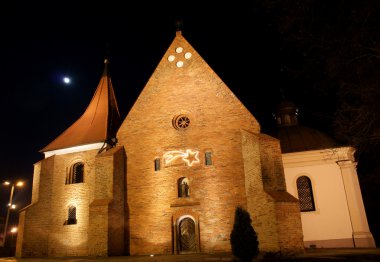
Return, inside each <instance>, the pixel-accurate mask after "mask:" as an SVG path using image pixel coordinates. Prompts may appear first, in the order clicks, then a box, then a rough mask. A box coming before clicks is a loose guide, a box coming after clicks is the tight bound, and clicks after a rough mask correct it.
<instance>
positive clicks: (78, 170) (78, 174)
mask: <svg viewBox="0 0 380 262" xmlns="http://www.w3.org/2000/svg"><path fill="white" fill-rule="evenodd" d="M83 173H84V164H83V163H82V162H77V163H75V164H74V165H72V166H71V168H70V170H69V173H68V174H67V177H66V184H76V183H83Z"/></svg>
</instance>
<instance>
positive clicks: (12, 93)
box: [0, 0, 375, 216]
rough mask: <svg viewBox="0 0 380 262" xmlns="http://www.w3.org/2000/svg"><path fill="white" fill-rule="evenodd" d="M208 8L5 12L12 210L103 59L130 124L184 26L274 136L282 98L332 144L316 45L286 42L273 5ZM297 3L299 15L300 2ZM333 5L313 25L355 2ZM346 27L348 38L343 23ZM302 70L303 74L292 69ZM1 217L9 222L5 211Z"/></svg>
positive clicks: (144, 5) (26, 197)
mask: <svg viewBox="0 0 380 262" xmlns="http://www.w3.org/2000/svg"><path fill="white" fill-rule="evenodd" d="M128 2H129V1H128ZM162 2H165V3H162ZM205 2H206V1H200V2H197V1H177V2H175V1H139V2H137V3H133V5H132V4H130V3H127V2H125V1H104V2H102V3H99V2H96V1H88V2H84V1H76V2H70V1H50V2H49V4H48V3H38V1H37V3H36V1H33V3H28V4H26V3H20V2H17V3H15V4H12V3H8V4H6V5H4V6H2V7H1V9H2V10H1V13H2V14H1V16H0V26H1V39H2V40H1V41H0V48H1V49H0V50H1V51H2V66H1V71H0V72H1V73H0V75H1V82H0V83H1V86H2V87H1V91H2V94H1V95H0V112H1V119H2V124H1V128H0V132H1V133H0V134H1V137H2V138H3V150H2V151H1V153H0V154H1V155H0V159H1V165H0V176H1V178H2V179H14V180H16V179H19V178H20V179H24V180H25V181H26V183H27V186H26V187H25V188H24V189H17V191H16V192H15V195H14V203H15V204H17V203H20V205H19V206H20V207H23V206H26V205H27V204H28V203H29V202H30V197H31V184H32V175H33V164H34V163H36V162H38V161H39V160H41V159H43V154H42V153H39V150H40V149H42V148H43V147H45V146H46V145H47V144H48V143H50V142H51V141H52V140H53V139H55V138H56V137H57V136H58V135H59V134H60V133H61V132H63V131H64V130H65V129H66V128H68V127H69V126H70V125H71V124H72V123H73V122H74V121H76V120H77V119H78V118H79V117H80V116H81V114H82V113H83V112H84V110H85V109H86V107H87V105H88V104H89V102H90V100H91V98H92V95H93V94H94V91H95V88H96V87H97V84H98V82H99V80H100V77H101V74H102V72H103V69H104V64H103V60H104V58H105V57H109V59H110V74H111V78H112V82H113V86H114V91H115V93H116V98H117V101H118V105H119V110H120V112H121V115H122V118H123V119H124V118H125V116H126V115H127V113H128V111H129V109H130V108H131V106H132V105H133V103H134V102H135V100H136V99H137V97H138V95H139V94H140V92H141V91H142V89H143V88H144V86H145V84H146V82H147V81H148V79H149V77H150V76H151V74H152V73H153V71H154V69H155V68H156V66H157V65H158V63H159V61H160V60H161V58H162V56H163V55H164V53H165V52H166V50H167V48H168V47H169V45H170V44H171V42H172V40H173V39H174V37H175V31H176V22H177V21H179V20H181V21H182V22H183V26H182V33H183V36H184V37H185V38H186V39H187V40H188V41H189V43H190V44H191V45H192V46H193V47H194V48H195V50H196V51H197V52H198V53H199V54H200V55H201V56H202V57H203V59H204V60H205V61H206V62H207V63H208V64H209V65H210V67H211V68H212V69H213V70H214V71H215V72H216V74H217V75H219V77H220V78H221V79H222V80H223V81H224V82H225V83H226V84H227V86H228V87H229V88H230V89H231V91H232V92H233V93H234V94H235V95H236V96H237V97H238V98H239V99H240V100H241V101H242V102H243V104H244V105H245V106H246V107H247V108H248V109H249V110H250V111H251V113H252V114H253V115H254V116H255V117H256V118H257V119H258V121H259V122H260V124H261V126H262V131H263V132H264V133H265V132H270V130H272V129H273V126H274V119H273V117H272V113H273V112H275V108H276V105H277V104H278V103H279V102H280V101H281V100H282V99H283V97H286V98H287V99H290V100H292V101H294V102H295V103H296V104H297V105H298V106H299V108H300V123H301V124H305V125H308V126H311V127H314V128H318V129H319V130H321V131H324V132H326V133H328V134H330V135H331V136H333V134H334V132H333V128H332V119H333V116H334V113H335V109H336V100H335V99H336V97H335V95H334V94H335V93H334V92H330V93H328V92H325V90H321V91H320V92H319V91H318V92H316V91H315V90H316V89H315V86H312V85H311V84H310V83H314V82H318V81H317V80H315V81H314V82H313V80H310V79H312V78H313V77H315V78H317V77H318V75H315V74H314V71H313V67H308V66H303V64H302V63H305V56H306V55H307V54H309V53H308V52H310V46H307V45H306V44H305V45H302V46H303V48H304V49H300V48H299V46H297V48H294V49H291V48H289V47H288V46H289V43H291V42H286V41H285V40H286V39H288V38H291V36H292V32H289V31H286V30H282V28H281V27H279V24H281V23H282V24H283V25H284V26H285V25H287V23H290V22H289V21H292V19H293V17H292V15H294V14H293V13H292V12H291V10H285V11H289V14H288V15H287V16H288V18H287V19H285V20H284V21H283V22H281V23H278V21H279V19H277V20H276V19H274V18H276V16H277V15H278V17H280V15H283V14H284V12H285V11H284V10H277V11H276V10H275V9H270V7H271V2H272V1H262V0H260V1H226V2H227V3H223V2H222V1H215V3H217V4H215V5H214V6H212V5H211V4H205ZM285 2H288V1H284V3H285ZM293 2H294V3H297V4H296V5H298V6H296V7H295V8H300V6H299V5H302V4H301V3H302V2H303V1H293ZM306 2H308V3H310V2H311V3H312V2H314V1H306ZM327 2H330V1H326V3H327ZM333 2H334V1H333ZM336 2H337V3H335V4H334V6H333V8H335V9H333V11H331V8H330V6H329V4H326V6H324V8H326V10H330V11H328V12H331V13H325V12H324V11H323V10H324V9H323V8H322V11H321V10H316V11H315V12H314V11H313V15H314V16H315V17H313V19H315V20H318V19H319V18H322V17H324V16H326V15H327V16H328V15H332V16H333V15H334V14H333V12H334V10H340V6H339V4H342V5H344V4H345V3H346V2H349V1H336ZM371 2H372V1H371ZM293 5H294V4H293ZM331 5H333V4H331ZM374 5H375V4H374ZM367 6H368V5H367ZM289 8H290V7H289ZM269 9H270V11H268V10H269ZM301 9H302V8H301ZM285 17H286V16H285ZM328 22H329V20H326V23H328ZM326 26H329V25H328V24H327V25H326ZM340 26H341V27H342V30H343V28H346V26H347V25H346V24H344V23H343V24H342V25H340ZM284 31H286V34H284ZM294 34H297V32H294ZM300 41H302V39H301V40H300ZM284 43H285V44H284ZM286 44H287V45H286ZM338 51H339V50H336V52H338ZM305 54H306V55H305ZM320 59H323V58H322V57H321V58H320ZM289 61H290V62H289ZM310 61H311V62H310ZM310 61H309V60H308V63H307V65H309V64H310V63H312V62H313V61H312V60H310ZM319 63H320V61H319V60H318V61H316V62H315V63H314V64H316V65H318V64H319ZM292 66H293V67H292ZM297 66H298V67H299V68H300V70H298V71H297V72H298V74H291V73H292V72H295V70H293V71H291V73H289V72H290V70H287V69H288V68H289V67H292V68H297ZM301 69H303V70H301ZM306 70H309V71H306ZM301 74H306V75H307V77H300V75H301ZM65 75H67V76H69V77H71V78H72V83H71V84H69V85H65V84H64V83H63V82H62V77H63V76H65ZM300 79H303V80H300ZM305 79H308V80H309V82H308V81H306V80H305ZM319 79H320V78H319ZM319 79H318V80H319ZM331 94H332V95H331ZM322 107H323V110H321V108H322ZM8 198H9V190H7V189H5V188H3V189H1V203H3V204H1V203H0V205H1V207H2V208H4V207H5V203H6V202H7V201H8ZM1 210H2V211H1ZM0 211H1V212H2V213H1V214H0V215H4V216H5V209H0Z"/></svg>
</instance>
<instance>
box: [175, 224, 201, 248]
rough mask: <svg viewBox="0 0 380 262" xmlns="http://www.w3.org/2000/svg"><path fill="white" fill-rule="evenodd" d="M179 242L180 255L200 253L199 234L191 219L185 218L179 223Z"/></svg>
mask: <svg viewBox="0 0 380 262" xmlns="http://www.w3.org/2000/svg"><path fill="white" fill-rule="evenodd" d="M178 242H179V252H180V253H193V252H198V232H197V228H196V224H195V222H194V220H193V219H192V218H191V217H184V218H183V219H181V220H180V221H179V223H178Z"/></svg>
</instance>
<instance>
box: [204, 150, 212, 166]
mask: <svg viewBox="0 0 380 262" xmlns="http://www.w3.org/2000/svg"><path fill="white" fill-rule="evenodd" d="M205 163H206V166H211V165H212V160H211V152H206V153H205Z"/></svg>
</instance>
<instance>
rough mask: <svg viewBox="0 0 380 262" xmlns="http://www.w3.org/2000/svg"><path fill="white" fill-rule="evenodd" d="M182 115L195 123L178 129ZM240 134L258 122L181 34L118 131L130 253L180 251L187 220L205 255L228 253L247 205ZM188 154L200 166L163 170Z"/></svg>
mask: <svg viewBox="0 0 380 262" xmlns="http://www.w3.org/2000/svg"><path fill="white" fill-rule="evenodd" d="M178 47H182V48H183V51H182V52H181V53H177V52H176V50H177V48H178ZM186 53H191V58H190V59H186V58H184V55H185V54H186ZM171 55H173V56H175V60H174V61H169V57H170V56H171ZM178 61H183V62H184V64H183V67H177V65H176V62H178ZM181 114H183V115H186V116H188V118H189V119H190V125H189V127H188V128H186V129H184V130H177V129H175V128H174V126H173V123H172V120H173V119H174V118H175V117H176V116H177V115H181ZM241 128H245V129H247V130H250V131H251V132H253V133H258V132H259V125H258V123H257V121H256V120H255V119H254V117H253V116H252V115H251V114H250V113H249V112H248V111H247V109H246V108H245V107H244V106H243V105H242V104H241V103H240V101H239V100H238V99H237V98H236V97H235V96H234V95H233V94H232V92H231V91H230V90H229V89H228V88H227V87H226V85H225V84H224V83H223V82H222V81H221V80H220V79H219V78H218V77H217V76H216V74H215V73H214V72H213V71H212V70H211V69H210V68H209V67H208V65H207V64H206V63H205V62H204V61H203V60H202V58H201V57H200V56H199V55H198V54H197V53H196V52H195V50H194V49H193V48H192V47H191V46H190V45H189V44H188V43H187V42H186V41H185V40H184V39H183V38H182V36H180V35H177V37H176V39H175V40H174V41H173V44H172V45H171V46H170V48H169V49H168V51H167V53H166V54H165V55H164V57H163V59H162V60H161V62H160V64H159V66H158V67H157V69H156V70H155V72H154V73H153V75H152V77H151V78H150V80H149V81H148V83H147V85H146V86H145V88H144V90H143V91H142V93H141V95H140V97H139V98H138V100H137V102H136V103H135V105H134V107H133V108H132V109H131V111H130V113H129V114H128V116H127V118H126V120H125V121H124V123H123V124H122V126H121V128H120V129H119V132H118V139H119V143H120V144H122V145H124V146H125V149H126V154H127V188H128V190H127V195H128V196H127V198H128V207H129V217H130V222H129V227H130V241H131V243H130V249H131V254H132V255H134V254H151V253H160V254H161V253H173V252H174V253H176V252H178V251H179V249H178V248H179V247H178V243H173V234H175V233H176V227H175V224H176V222H178V221H179V220H178V219H180V218H181V217H183V216H187V215H189V216H191V217H192V218H194V219H195V220H196V221H195V222H196V223H198V225H199V232H200V234H199V238H200V239H199V243H200V247H199V250H200V251H203V252H207V251H228V250H230V243H229V234H230V232H231V229H232V224H233V219H234V217H233V216H234V211H235V208H236V206H237V205H242V206H246V197H245V189H244V167H243V159H242V146H241V133H240V129H241ZM187 149H189V150H192V152H195V151H197V152H198V154H199V163H194V164H192V166H188V165H186V162H184V161H182V162H181V163H180V164H179V165H177V166H170V165H168V166H165V165H166V161H165V159H164V154H165V153H168V152H169V151H173V150H176V151H179V152H186V150H187ZM205 152H211V154H212V162H213V164H212V165H211V166H206V165H205ZM177 153H178V152H177ZM257 157H259V156H257ZM156 158H160V163H161V170H159V171H155V170H154V160H155V159H156ZM177 163H178V162H177ZM181 177H187V178H188V180H189V185H190V197H189V198H179V197H178V188H177V181H178V179H179V178H181ZM176 220H178V221H176Z"/></svg>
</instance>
